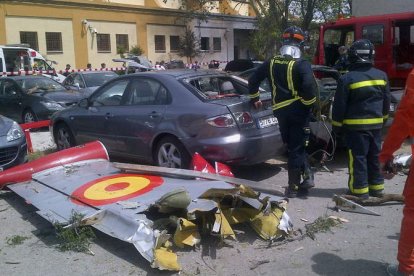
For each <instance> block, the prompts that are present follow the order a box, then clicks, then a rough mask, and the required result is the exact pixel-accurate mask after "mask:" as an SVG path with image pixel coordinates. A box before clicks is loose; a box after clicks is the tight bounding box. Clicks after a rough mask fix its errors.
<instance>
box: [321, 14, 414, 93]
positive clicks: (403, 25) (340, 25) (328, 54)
mask: <svg viewBox="0 0 414 276" xmlns="http://www.w3.org/2000/svg"><path fill="white" fill-rule="evenodd" d="M363 38H364V39H369V40H370V41H371V42H372V43H373V44H374V46H375V61H374V63H375V64H374V65H375V67H376V68H378V69H380V70H383V71H384V72H386V73H387V75H388V78H389V80H390V86H391V89H392V90H399V89H403V88H404V86H405V81H406V79H407V76H408V74H409V72H410V71H411V70H412V69H413V68H414V12H410V13H398V14H386V15H378V16H361V17H351V18H344V19H338V20H336V21H334V22H328V23H325V24H323V25H322V26H321V27H320V32H319V40H318V45H317V49H316V54H315V58H314V63H315V64H320V65H327V66H333V65H334V64H335V62H336V61H337V60H338V58H339V53H338V48H339V47H340V46H347V47H349V46H350V45H351V44H352V42H354V41H355V40H358V39H363Z"/></svg>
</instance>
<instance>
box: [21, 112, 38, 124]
mask: <svg viewBox="0 0 414 276" xmlns="http://www.w3.org/2000/svg"><path fill="white" fill-rule="evenodd" d="M36 121H37V117H36V114H34V112H33V111H31V110H30V109H27V110H25V111H24V112H23V122H24V123H25V124H26V123H33V122H36Z"/></svg>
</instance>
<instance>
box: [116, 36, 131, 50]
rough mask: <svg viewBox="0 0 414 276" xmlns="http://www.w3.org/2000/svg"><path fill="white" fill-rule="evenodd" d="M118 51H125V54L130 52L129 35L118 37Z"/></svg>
mask: <svg viewBox="0 0 414 276" xmlns="http://www.w3.org/2000/svg"><path fill="white" fill-rule="evenodd" d="M116 49H123V50H124V52H129V40H128V35H127V34H117V35H116Z"/></svg>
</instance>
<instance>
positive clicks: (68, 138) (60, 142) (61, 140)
mask: <svg viewBox="0 0 414 276" xmlns="http://www.w3.org/2000/svg"><path fill="white" fill-rule="evenodd" d="M55 143H56V146H57V149H58V150H64V149H67V148H70V147H73V146H76V143H75V138H74V137H73V134H72V132H71V131H70V129H69V127H68V126H67V125H65V124H59V125H57V126H56V132H55Z"/></svg>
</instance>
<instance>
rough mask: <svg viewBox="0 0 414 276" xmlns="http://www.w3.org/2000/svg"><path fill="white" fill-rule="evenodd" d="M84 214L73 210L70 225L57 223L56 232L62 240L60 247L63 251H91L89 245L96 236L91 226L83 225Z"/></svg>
mask: <svg viewBox="0 0 414 276" xmlns="http://www.w3.org/2000/svg"><path fill="white" fill-rule="evenodd" d="M83 218H84V215H82V214H80V213H77V212H73V213H72V216H71V217H70V219H69V221H68V223H69V226H68V227H63V226H62V225H61V224H58V223H55V224H54V226H55V228H56V234H57V237H58V239H59V240H60V244H59V245H58V248H59V249H60V250H61V251H69V250H71V251H76V252H84V253H87V252H91V251H90V249H89V246H90V244H91V242H92V240H93V239H95V238H96V236H95V233H94V232H93V230H92V227H91V226H82V219H83Z"/></svg>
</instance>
